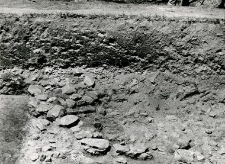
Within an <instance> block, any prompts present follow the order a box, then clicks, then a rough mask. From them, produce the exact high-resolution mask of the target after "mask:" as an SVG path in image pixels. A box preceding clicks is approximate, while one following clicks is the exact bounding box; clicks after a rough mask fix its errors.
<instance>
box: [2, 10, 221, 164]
mask: <svg viewBox="0 0 225 164" xmlns="http://www.w3.org/2000/svg"><path fill="white" fill-rule="evenodd" d="M0 21H1V37H0V39H1V42H0V53H1V56H0V59H1V60H0V63H1V68H2V70H1V79H0V80H1V81H0V82H1V88H0V89H1V90H0V92H1V93H2V94H21V93H26V94H29V96H30V99H29V103H28V104H29V107H30V108H29V109H30V110H29V113H30V115H31V116H32V119H30V122H29V124H28V125H29V127H30V129H29V132H28V134H27V136H26V137H25V142H24V145H23V147H22V149H21V154H20V155H21V156H20V158H19V159H18V161H17V163H19V164H26V163H27V164H30V163H56V164H57V163H71V164H72V163H107V164H108V163H131V164H137V163H205V164H208V163H224V154H225V147H224V140H223V136H224V109H225V104H224V98H225V97H224V93H225V91H224V89H225V87H224V85H225V83H224V78H225V76H224V73H225V72H224V71H225V63H224V57H225V54H224V53H225V46H224V42H225V38H224V36H225V31H224V20H221V19H218V20H207V19H205V20H202V19H190V20H182V19H169V18H163V17H154V18H149V17H143V16H126V15H123V16H112V15H108V16H106V15H104V16H103V15H102V16H97V15H94V16H93V15H92V16H91V15H90V16H82V15H76V14H72V15H70V14H69V15H68V14H60V15H37V14H31V15H24V16H23V17H19V16H16V15H7V16H6V15H1V19H0ZM15 66H17V68H14V69H10V68H12V67H15Z"/></svg>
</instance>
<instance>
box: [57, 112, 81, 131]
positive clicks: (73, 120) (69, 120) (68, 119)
mask: <svg viewBox="0 0 225 164" xmlns="http://www.w3.org/2000/svg"><path fill="white" fill-rule="evenodd" d="M78 122H79V118H78V117H77V116H75V115H67V116H64V117H62V118H61V119H60V123H59V125H60V126H63V127H68V128H69V127H72V126H75V125H77V124H78Z"/></svg>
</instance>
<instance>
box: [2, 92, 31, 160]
mask: <svg viewBox="0 0 225 164" xmlns="http://www.w3.org/2000/svg"><path fill="white" fill-rule="evenodd" d="M27 100H28V97H27V96H13V95H0V163H1V164H12V163H15V162H16V160H17V158H18V157H19V153H20V149H21V146H22V144H23V138H24V136H26V129H25V126H26V123H27V121H28V114H27V112H28V106H27Z"/></svg>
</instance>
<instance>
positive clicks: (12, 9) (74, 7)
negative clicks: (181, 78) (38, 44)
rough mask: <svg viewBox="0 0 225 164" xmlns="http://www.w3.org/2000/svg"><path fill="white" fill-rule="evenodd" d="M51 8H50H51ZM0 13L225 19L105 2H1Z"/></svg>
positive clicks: (220, 13) (217, 14)
mask: <svg viewBox="0 0 225 164" xmlns="http://www.w3.org/2000/svg"><path fill="white" fill-rule="evenodd" d="M15 3H16V2H15ZM49 6H50V7H49ZM0 13H15V14H29V13H47V14H55V13H75V14H82V15H89V14H91V15H93V14H97V15H107V14H112V15H123V14H125V15H143V16H164V17H172V18H173V17H179V18H208V19H210V18H217V19H225V10H224V9H216V8H201V7H181V6H167V5H160V6H159V5H150V4H116V3H104V2H89V3H83V4H69V5H60V4H58V5H44V4H42V5H38V4H37V5H35V4H33V5H24V3H21V5H20V4H17V3H16V4H14V3H12V4H9V3H7V2H5V3H4V2H2V3H1V2H0Z"/></svg>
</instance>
